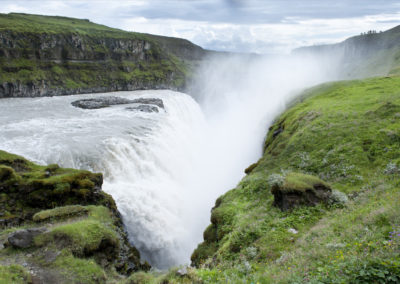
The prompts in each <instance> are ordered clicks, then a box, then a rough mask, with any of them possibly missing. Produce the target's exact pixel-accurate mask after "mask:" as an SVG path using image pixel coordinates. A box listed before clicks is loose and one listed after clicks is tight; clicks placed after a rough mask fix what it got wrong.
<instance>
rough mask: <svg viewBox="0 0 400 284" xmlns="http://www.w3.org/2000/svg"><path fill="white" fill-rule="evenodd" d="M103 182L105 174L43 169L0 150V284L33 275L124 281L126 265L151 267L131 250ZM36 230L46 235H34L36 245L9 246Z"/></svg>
mask: <svg viewBox="0 0 400 284" xmlns="http://www.w3.org/2000/svg"><path fill="white" fill-rule="evenodd" d="M101 182H102V176H101V174H93V173H91V172H88V171H81V170H75V169H65V168H59V167H58V166H57V165H49V166H40V165H36V164H34V163H32V162H30V161H28V160H26V159H24V158H22V157H20V156H17V155H13V154H10V153H7V152H4V151H0V209H1V213H2V215H1V218H0V219H1V220H0V221H1V223H0V228H1V231H0V283H25V282H26V281H28V280H30V279H31V278H32V277H36V280H38V279H40V280H41V281H45V282H46V281H47V283H104V282H106V281H108V280H110V281H113V280H115V279H119V278H121V275H120V274H119V273H118V272H117V270H118V271H119V272H120V273H125V272H127V268H128V267H127V265H128V263H122V262H123V261H128V262H129V263H130V264H131V265H134V266H135V269H140V268H143V269H148V267H147V264H144V265H141V264H140V262H139V259H140V256H139V253H138V252H137V250H136V249H135V248H129V247H127V244H126V243H125V242H126V239H125V238H126V236H125V232H124V231H123V229H122V223H121V220H120V218H119V215H118V213H117V211H116V205H115V202H114V200H113V199H112V197H111V196H109V195H108V194H106V193H104V192H102V191H101V190H100V186H101ZM43 209H45V210H43ZM36 227H46V228H47V229H48V231H47V232H45V233H42V234H40V235H38V236H37V237H35V240H34V245H33V246H32V247H30V248H26V249H16V248H13V247H11V246H7V238H8V236H9V234H10V233H12V232H14V231H16V230H19V229H24V228H36ZM3 245H5V246H6V247H4V246H3ZM122 254H123V255H122ZM122 258H123V259H124V260H123V259H122ZM22 265H23V266H24V267H25V268H24V267H23V266H22ZM28 269H29V270H31V271H33V272H34V275H33V276H32V277H31V275H30V274H29V273H28V271H27V270H28ZM35 275H36V276H35ZM46 279H47V280H46Z"/></svg>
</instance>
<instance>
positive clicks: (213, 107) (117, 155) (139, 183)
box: [0, 52, 348, 269]
mask: <svg viewBox="0 0 400 284" xmlns="http://www.w3.org/2000/svg"><path fill="white" fill-rule="evenodd" d="M343 58H344V57H343V52H333V53H326V52H324V53H315V52H296V53H294V54H292V55H282V56H276V55H275V56H261V55H244V54H225V53H213V55H211V56H209V57H208V58H206V59H204V60H202V62H201V64H200V65H199V66H198V68H197V70H196V73H195V76H194V79H193V80H192V82H191V84H190V85H189V87H188V90H187V93H188V94H189V95H188V94H184V93H179V92H172V91H166V90H164V91H154V90H153V91H152V90H148V91H132V92H114V93H108V94H102V95H103V96H104V95H112V96H122V97H126V98H137V97H143V98H160V99H162V100H163V102H164V104H165V109H160V110H159V112H157V113H152V114H151V113H141V112H139V113H135V112H130V111H127V110H126V109H124V106H113V107H109V108H105V109H98V110H80V109H76V108H74V107H73V106H71V102H72V101H74V100H77V99H79V98H92V97H95V96H98V95H99V94H96V95H74V96H65V97H53V98H29V99H4V100H3V101H2V102H3V104H2V106H1V111H0V118H1V119H0V122H1V123H0V132H1V133H2V136H1V137H0V144H1V145H2V147H3V149H5V150H7V151H10V152H13V153H16V154H20V155H23V156H25V157H27V158H29V159H31V160H33V161H35V162H38V163H40V164H50V163H58V164H60V166H63V167H73V168H81V169H88V170H92V171H96V172H102V173H103V174H104V185H103V190H104V191H106V192H107V193H109V194H111V195H112V196H113V198H114V200H115V201H116V203H117V206H118V210H119V211H120V212H121V215H122V218H123V221H124V225H125V227H126V230H127V232H128V235H129V240H130V242H131V243H132V244H133V245H134V246H135V247H136V248H138V249H139V251H140V253H141V256H142V258H143V259H144V260H147V261H149V262H150V264H151V265H152V266H153V267H154V268H157V269H168V268H169V267H172V266H177V265H184V264H190V256H191V253H192V252H193V250H194V249H195V248H196V246H197V245H198V243H200V242H201V241H202V240H203V231H204V230H205V229H206V227H207V226H208V224H209V223H210V211H211V208H212V207H213V206H214V204H215V200H216V199H217V198H218V197H219V196H220V195H222V194H224V193H226V192H227V191H229V190H230V189H232V188H234V187H235V186H236V185H237V184H238V182H239V181H240V180H241V178H242V177H243V176H244V169H246V168H247V167H248V166H249V165H250V164H252V163H254V162H256V161H257V160H258V159H259V158H260V157H261V155H262V145H263V140H264V137H265V135H266V134H267V131H268V128H269V127H270V125H271V124H272V123H273V121H274V119H275V118H276V117H277V116H278V115H279V114H280V113H281V112H282V111H284V110H285V108H286V107H287V105H288V104H289V103H290V102H291V101H292V100H293V99H294V98H295V97H296V96H298V95H299V94H301V92H302V91H303V90H304V89H305V88H307V87H311V86H314V85H316V84H319V83H323V82H327V81H334V80H339V79H343V78H347V77H348V74H347V73H346V72H345V71H344V70H345V68H344V67H343V66H344V65H343ZM15 109H18V112H15Z"/></svg>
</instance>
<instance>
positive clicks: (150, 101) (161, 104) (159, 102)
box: [132, 98, 164, 108]
mask: <svg viewBox="0 0 400 284" xmlns="http://www.w3.org/2000/svg"><path fill="white" fill-rule="evenodd" d="M132 103H135V104H146V105H156V106H158V107H159V108H164V102H163V100H162V99H157V98H138V99H134V100H132Z"/></svg>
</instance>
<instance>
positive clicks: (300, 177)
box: [278, 172, 329, 192]
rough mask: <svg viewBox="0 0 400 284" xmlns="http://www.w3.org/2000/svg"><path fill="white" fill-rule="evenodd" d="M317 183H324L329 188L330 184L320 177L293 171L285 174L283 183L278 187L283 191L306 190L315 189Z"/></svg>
mask: <svg viewBox="0 0 400 284" xmlns="http://www.w3.org/2000/svg"><path fill="white" fill-rule="evenodd" d="M316 185H324V186H325V187H328V188H329V185H327V184H326V183H325V182H324V181H323V180H321V179H320V178H318V177H315V176H312V175H306V174H301V173H294V172H291V173H289V174H287V175H286V176H285V179H284V183H283V185H282V186H280V187H278V188H279V190H280V191H282V192H293V191H298V192H305V191H307V190H312V191H314V187H315V186H316Z"/></svg>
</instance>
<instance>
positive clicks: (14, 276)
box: [0, 264, 31, 284]
mask: <svg viewBox="0 0 400 284" xmlns="http://www.w3.org/2000/svg"><path fill="white" fill-rule="evenodd" d="M0 283H1V284H9V283H15V284H18V283H31V276H30V274H29V273H28V272H27V271H26V270H25V269H24V268H23V267H22V266H20V265H15V264H13V265H10V266H0Z"/></svg>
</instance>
